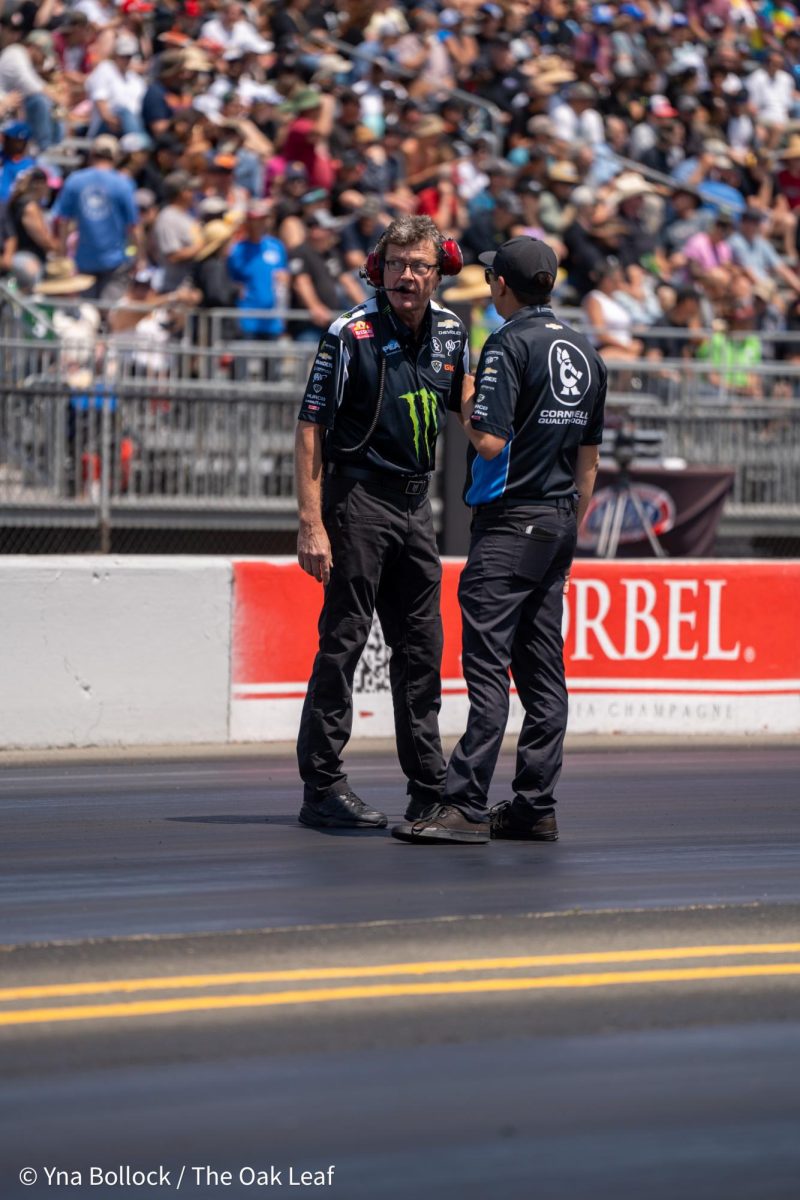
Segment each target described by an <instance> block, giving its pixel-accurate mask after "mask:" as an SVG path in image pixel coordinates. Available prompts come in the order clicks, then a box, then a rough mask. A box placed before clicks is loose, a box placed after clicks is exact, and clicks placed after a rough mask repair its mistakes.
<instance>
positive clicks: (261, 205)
mask: <svg viewBox="0 0 800 1200" xmlns="http://www.w3.org/2000/svg"><path fill="white" fill-rule="evenodd" d="M272 209H273V205H272V202H271V201H269V200H258V201H255V202H254V203H253V204H251V205H250V207H249V208H248V210H247V216H246V219H245V225H244V238H243V239H242V241H240V242H238V243H237V244H236V245H235V246H234V247H233V250H232V251H231V253H230V256H229V257H228V273H229V274H230V277H231V279H233V281H234V282H235V283H238V284H240V285H241V288H242V290H241V294H240V296H239V300H238V304H237V307H238V308H264V309H270V308H279V307H285V305H286V297H287V294H288V283H289V274H288V265H289V264H288V259H287V255H286V248H285V247H284V245H283V242H280V241H278V239H277V238H276V237H273V236H272V235H271V234H269V233H268V232H267V230H268V228H269V227H270V221H271V218H272ZM240 325H241V330H242V333H243V335H244V336H245V337H247V338H252V339H254V340H273V339H274V338H277V337H280V335H281V334H282V333H283V332H284V330H285V329H286V322H285V320H284V318H283V317H275V316H273V317H242V318H241V320H240Z"/></svg>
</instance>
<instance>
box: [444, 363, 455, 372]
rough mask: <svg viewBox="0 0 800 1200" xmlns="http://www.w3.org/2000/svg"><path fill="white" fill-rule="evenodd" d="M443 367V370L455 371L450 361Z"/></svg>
mask: <svg viewBox="0 0 800 1200" xmlns="http://www.w3.org/2000/svg"><path fill="white" fill-rule="evenodd" d="M444 369H445V371H455V367H454V366H453V364H452V363H445V364H444Z"/></svg>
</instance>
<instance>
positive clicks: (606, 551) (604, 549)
mask: <svg viewBox="0 0 800 1200" xmlns="http://www.w3.org/2000/svg"><path fill="white" fill-rule="evenodd" d="M611 493H612V498H611V500H610V501H609V503H608V504H607V505H606V511H605V512H604V513H603V520H602V522H601V525H600V533H599V534H598V536H597V557H598V558H616V557H617V550H618V549H619V541H620V536H621V534H622V527H623V524H624V522H625V510H626V509H627V507H628V503H629V502H630V505H631V508H632V509H633V511H634V512H635V513H636V516H637V517H638V520H639V525H640V526H641V529H642V532H643V533H644V536H645V537H646V538H647V540H648V542H649V543H650V549H651V550H652V551H653V554H654V555H655V556H656V558H666V557H667V552H666V550H665V549H664V547H663V546H662V545H661V543H660V542H659V540H658V537H657V536H656V531H655V530H654V529H653V523H652V521H651V520H650V518H649V517H648V515H647V513H646V512H645V508H644V505H643V504H642V502H641V500H640V499H639V497H638V496H637V495H636V492H635V491H634V489H633V487H632V486H631V475H630V471H629V470H628V468H627V467H626V466H623V465H622V464H621V463H620V464H619V475H618V476H617V478H616V480H615V481H614V482H613V483H612V484H611Z"/></svg>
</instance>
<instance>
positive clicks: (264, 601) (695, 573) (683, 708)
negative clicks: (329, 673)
mask: <svg viewBox="0 0 800 1200" xmlns="http://www.w3.org/2000/svg"><path fill="white" fill-rule="evenodd" d="M462 565H463V564H462V563H461V561H457V562H456V561H446V562H445V564H444V586H443V596H442V613H443V619H444V628H445V647H444V655H443V661H442V683H443V693H444V697H445V703H444V706H443V711H442V729H443V731H444V732H447V733H460V732H461V731H462V730H463V718H464V715H465V702H466V701H465V697H466V688H465V685H464V681H463V678H462V675H461V666H460V661H461V660H460V653H461V621H460V614H459V608H458V600H457V596H456V588H457V583H458V576H459V574H460V572H461V567H462ZM234 572H235V574H234V581H235V583H234V586H235V604H234V629H233V653H234V659H233V695H232V701H233V705H232V736H233V738H234V739H237V738H243V739H244V738H270V737H273V738H280V737H293V736H294V734H295V732H296V728H297V720H298V718H299V712H300V707H301V704H302V699H303V696H304V695H305V688H306V683H307V680H308V676H309V674H310V671H311V666H312V663H313V659H314V654H315V652H316V645H317V618H318V616H319V610H320V606H321V602H322V591H321V588H320V585H319V584H318V583H316V582H315V581H314V580H312V579H311V578H310V577H309V576H307V575H304V574H303V573H302V572H301V570H300V568H299V567H298V566H297V564H296V563H295V562H294V560H288V559H287V560H279V559H275V560H270V561H252V562H237V563H235V564H234ZM799 601H800V563H798V562H760V561H759V562H755V561H742V562H713V561H711V562H709V561H703V562H698V561H669V560H667V561H666V562H661V561H658V562H656V561H654V560H648V561H640V560H623V561H616V560H614V561H609V562H596V561H588V560H578V561H576V563H575V566H574V569H573V576H572V583H571V586H570V589H569V592H568V594H567V596H566V602H565V611H564V634H565V662H566V668H567V679H568V684H569V688H570V695H571V699H572V716H571V722H572V727H573V728H574V729H575V730H576V731H585V732H594V731H596V732H602V731H605V730H608V729H610V728H613V729H614V730H619V731H621V732H625V731H631V732H636V731H640V732H645V731H649V732H671V731H674V730H675V729H681V730H686V731H688V732H692V731H694V732H697V731H698V729H697V725H696V722H697V721H698V720H700V721H702V722H706V723H703V724H702V726H701V728H702V732H707V733H711V732H726V731H730V732H742V731H747V730H765V729H774V730H776V731H790V730H795V729H796V730H800V639H798V637H797V635H796V630H795V627H794V613H795V612H796V611H797V609H798V607H799ZM387 664H388V652H387V651H386V647H385V646H384V645H383V641H382V637H381V634H380V629H379V627H377V626H376V627H375V628H374V629H373V634H372V636H371V638H370V644H369V645H368V647H367V651H366V652H365V656H364V659H362V663H361V664H360V670H359V673H358V674H357V677H356V689H355V690H356V720H355V725H354V732H355V733H356V734H365V735H369V734H370V733H372V734H376V735H377V734H381V735H383V734H386V733H390V732H391V703H390V693H389V682H388V668H387ZM620 697H628V698H631V699H633V698H637V703H636V704H635V705H628V706H627V707H624V708H621V707H620V704H619V700H620ZM664 697H672V698H673V699H674V698H675V697H683V698H684V700H685V703H684V704H682V705H681V704H675V703H671V704H670V705H669V706H668V707H666V708H665V706H664V703H663V698H664ZM646 698H649V699H646ZM710 698H716V702H717V703H716V707H715V708H714V709H713V711H712V710H710V709H709V708H708V700H709V699H710ZM701 700H702V701H703V704H704V705H705V707H703V708H702V710H701V708H699V707H698V703H699V701H701ZM448 701H451V703H449V704H448ZM587 701H588V702H589V703H587ZM703 714H706V716H704V715H703ZM518 717H519V713H518V711H513V712H512V725H513V723H514V722H515V721H516V720H517V719H518ZM715 722H716V724H715Z"/></svg>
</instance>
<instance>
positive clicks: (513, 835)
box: [489, 800, 558, 842]
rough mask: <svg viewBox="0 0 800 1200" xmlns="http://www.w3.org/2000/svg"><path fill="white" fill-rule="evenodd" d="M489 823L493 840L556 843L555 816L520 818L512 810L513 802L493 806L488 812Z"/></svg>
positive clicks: (549, 813)
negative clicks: (504, 839)
mask: <svg viewBox="0 0 800 1200" xmlns="http://www.w3.org/2000/svg"><path fill="white" fill-rule="evenodd" d="M489 822H490V825H491V829H492V837H493V838H506V839H508V840H510V841H517V842H557V841H558V825H557V824H556V814H555V813H554V812H553V810H552V809H551V810H550V812H545V813H542V814H541V816H537V815H536V813H531V816H530V817H529V818H528V817H524V816H523V817H520V816H519V813H518V812H517V811H515V809H514V802H513V800H505V801H504V802H503V803H502V804H495V806H494V808H492V809H491V810H490V812H489Z"/></svg>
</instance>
